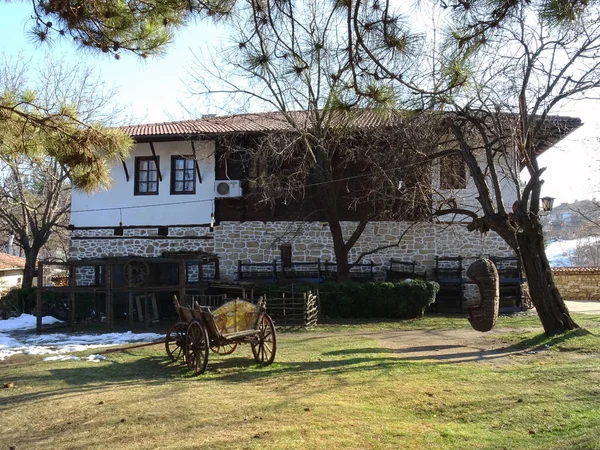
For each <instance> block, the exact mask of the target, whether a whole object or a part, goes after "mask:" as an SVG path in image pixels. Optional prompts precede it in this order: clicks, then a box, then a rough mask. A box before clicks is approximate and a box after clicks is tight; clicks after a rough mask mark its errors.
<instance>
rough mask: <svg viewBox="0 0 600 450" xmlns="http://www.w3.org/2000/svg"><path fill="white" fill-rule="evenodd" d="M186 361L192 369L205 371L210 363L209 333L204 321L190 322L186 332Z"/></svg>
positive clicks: (199, 371) (200, 371) (197, 371)
mask: <svg viewBox="0 0 600 450" xmlns="http://www.w3.org/2000/svg"><path fill="white" fill-rule="evenodd" d="M184 353H185V362H186V364H187V366H188V368H189V369H190V370H193V371H194V372H196V373H198V374H202V373H204V371H205V370H206V366H207V364H208V333H207V332H206V327H205V326H204V324H203V323H202V322H199V321H197V320H194V321H193V322H190V324H189V325H188V327H187V330H186V333H185V348H184Z"/></svg>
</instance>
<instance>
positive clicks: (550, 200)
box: [540, 197, 554, 212]
mask: <svg viewBox="0 0 600 450" xmlns="http://www.w3.org/2000/svg"><path fill="white" fill-rule="evenodd" d="M540 200H541V201H542V209H543V210H544V211H546V212H550V211H552V206H553V205H554V197H542V198H541V199H540Z"/></svg>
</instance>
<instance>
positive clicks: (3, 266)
mask: <svg viewBox="0 0 600 450" xmlns="http://www.w3.org/2000/svg"><path fill="white" fill-rule="evenodd" d="M24 267H25V258H21V257H20V256H14V255H9V254H8V253H0V270H9V269H23V268H24Z"/></svg>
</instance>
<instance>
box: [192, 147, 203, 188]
mask: <svg viewBox="0 0 600 450" xmlns="http://www.w3.org/2000/svg"><path fill="white" fill-rule="evenodd" d="M190 142H191V143H192V154H193V155H194V167H195V168H196V174H197V175H198V181H199V182H200V183H202V175H201V174H200V166H199V165H198V155H197V154H196V146H195V145H194V141H190Z"/></svg>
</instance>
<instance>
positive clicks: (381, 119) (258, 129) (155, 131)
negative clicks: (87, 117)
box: [121, 109, 582, 153]
mask: <svg viewBox="0 0 600 450" xmlns="http://www.w3.org/2000/svg"><path fill="white" fill-rule="evenodd" d="M337 114H340V113H337ZM343 114H344V116H343V117H344V118H345V117H347V115H350V116H351V121H350V124H351V126H356V127H359V128H363V129H365V128H377V127H381V126H393V125H396V126H397V125H400V124H401V123H402V121H403V117H404V114H403V113H402V112H396V113H393V114H391V115H390V114H387V115H382V114H381V113H380V112H379V111H376V110H372V109H363V110H354V111H349V112H344V113H343ZM288 117H289V119H290V120H292V121H294V122H295V123H296V124H298V126H300V127H305V126H307V125H308V124H309V122H308V119H309V117H310V113H308V112H306V111H292V112H288ZM336 120H338V117H334V120H332V122H333V123H334V122H335V121H336ZM344 122H346V120H345V119H344ZM581 125H582V122H581V120H580V119H579V118H577V117H567V116H550V117H548V121H547V122H546V124H545V126H544V131H543V135H542V139H541V140H540V143H539V144H538V151H539V152H540V153H541V152H543V151H544V150H546V149H548V148H550V147H552V146H553V145H554V144H556V143H557V142H558V141H560V140H561V139H562V138H564V137H565V136H566V135H567V134H569V133H571V132H572V131H573V130H575V129H577V128H579V127H580V126H581ZM291 129H292V126H291V125H290V122H289V120H288V119H286V117H284V115H283V113H281V112H269V113H255V114H238V115H232V116H204V117H202V118H200V119H193V120H183V121H179V122H163V123H152V124H141V125H131V126H124V127H121V130H123V131H124V132H125V133H127V134H129V135H130V136H131V137H132V138H133V139H134V140H136V141H141V142H144V141H145V142H147V141H149V140H151V139H165V138H173V139H189V138H191V137H192V136H201V135H204V136H210V135H213V136H214V135H224V134H233V133H264V132H270V131H283V130H291Z"/></svg>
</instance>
